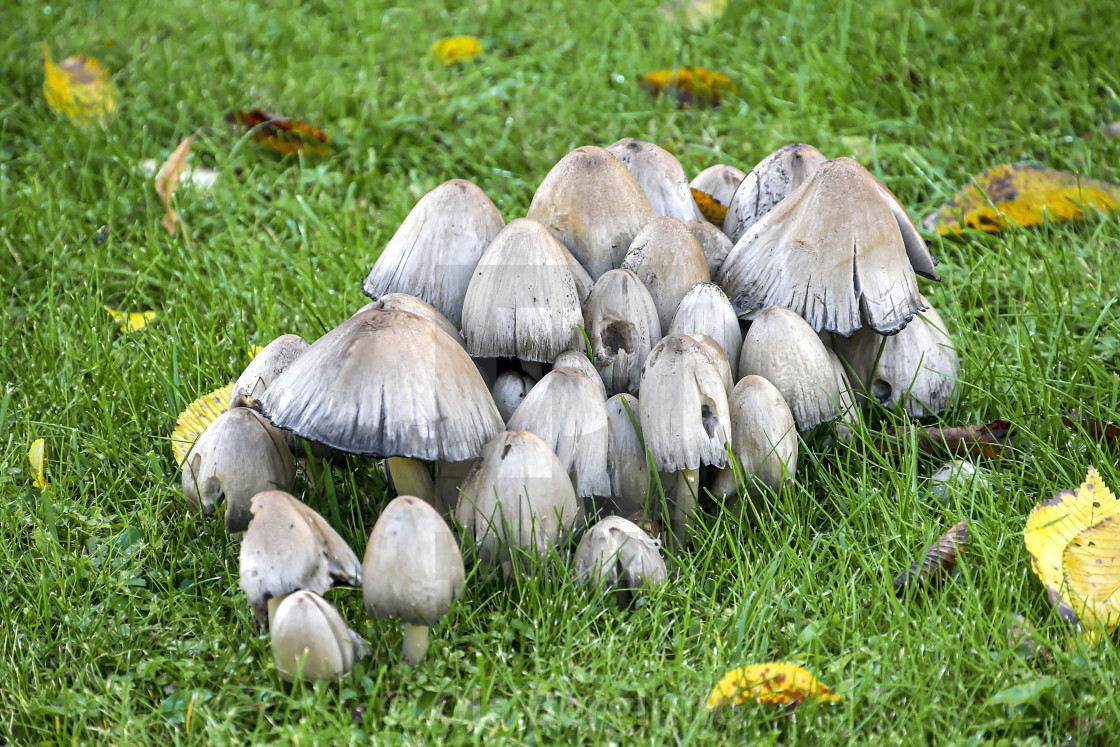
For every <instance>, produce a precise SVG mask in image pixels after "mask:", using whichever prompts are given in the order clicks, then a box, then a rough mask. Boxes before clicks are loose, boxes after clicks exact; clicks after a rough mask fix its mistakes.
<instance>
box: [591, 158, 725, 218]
mask: <svg viewBox="0 0 1120 747" xmlns="http://www.w3.org/2000/svg"><path fill="white" fill-rule="evenodd" d="M607 150H608V151H609V152H610V153H611V154H613V155H614V157H615V158H617V159H618V160H620V161H622V163H623V165H624V166H626V168H628V169H630V173H631V174H633V175H634V178H635V179H637V180H638V184H639V185H640V186H641V188H642V191H643V192H645V194H646V197H647V198H649V204H650V205H651V206H652V207H653V212H654V214H655V215H657V216H658V217H662V216H670V217H673V218H676V219H677V220H679V221H681V222H682V223H683V222H684V221H690V220H698V219H700V218H703V217H704V216H702V215H701V214H700V209H699V208H698V207H697V206H696V201H695V200H694V199H692V190H691V189H690V188H689V184H688V177H687V176H685V173H684V168H683V167H682V166H681V164H680V161H678V160H677V159H676V157H675V156H674V155H673V154H672V153H670V152H669V151H667V150H665V149H664V148H662V147H661V146H659V145H655V144H653V143H648V142H646V141H644V140H635V139H634V138H632V137H628V138H623V139H622V140H619V141H618V142H616V143H612V144H611V145H608V146H607Z"/></svg>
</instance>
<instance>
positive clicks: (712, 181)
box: [689, 163, 747, 225]
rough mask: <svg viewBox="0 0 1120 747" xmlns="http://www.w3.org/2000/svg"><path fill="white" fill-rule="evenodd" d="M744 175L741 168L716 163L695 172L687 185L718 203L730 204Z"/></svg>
mask: <svg viewBox="0 0 1120 747" xmlns="http://www.w3.org/2000/svg"><path fill="white" fill-rule="evenodd" d="M746 176H747V175H746V174H744V173H743V171H742V170H741V169H737V168H735V167H734V166H729V165H727V164H725V163H717V164H716V165H715V166H709V167H708V168H706V169H704V170H703V171H701V172H700V173H699V174H697V175H696V178H695V179H693V180H692V183H691V184H689V187H691V188H692V189H695V190H696V191H697V192H703V193H704V194H706V195H708V196H709V197H711V198H712V199H713V200H715V201H716V202H718V203H719V204H720V205H728V206H730V205H731V199H732V198H733V197H734V196H735V190H737V189H738V188H739V185H740V184H742V183H743V179H744V178H745V177H746ZM705 222H707V221H705ZM709 225H711V224H709Z"/></svg>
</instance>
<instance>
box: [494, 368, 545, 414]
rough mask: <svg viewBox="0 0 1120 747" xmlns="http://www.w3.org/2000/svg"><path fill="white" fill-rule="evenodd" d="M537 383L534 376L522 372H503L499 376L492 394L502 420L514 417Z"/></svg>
mask: <svg viewBox="0 0 1120 747" xmlns="http://www.w3.org/2000/svg"><path fill="white" fill-rule="evenodd" d="M536 383H537V382H536V380H535V379H534V378H533V377H532V376H530V375H529V374H527V373H522V372H521V371H503V372H502V373H500V374H498V378H496V379H495V380H494V386H493V388H491V389H490V393H491V394H493V395H494V404H496V405H497V406H498V414H499V415H501V416H502V420H509V419H510V418H511V417H513V413H514V412H515V411H516V410H517V408H518V407H520V406H521V401H522V400H524V399H525V395H526V394H528V393H529V390H531V389H532V388H533V385H534V384H536Z"/></svg>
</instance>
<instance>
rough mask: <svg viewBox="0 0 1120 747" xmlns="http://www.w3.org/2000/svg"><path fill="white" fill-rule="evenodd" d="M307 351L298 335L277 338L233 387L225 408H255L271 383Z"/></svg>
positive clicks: (304, 342)
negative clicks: (227, 405) (227, 406)
mask: <svg viewBox="0 0 1120 747" xmlns="http://www.w3.org/2000/svg"><path fill="white" fill-rule="evenodd" d="M308 347H310V346H309V345H308V344H307V341H306V340H304V339H303V338H302V337H300V336H299V335H281V336H280V337H277V338H276V339H275V340H273V341H272V342H270V343H268V344H267V345H265V346H264V348H263V349H262V350H261V351H260V352H259V353H257V354H256V356H254V358H253V360H251V361H249V365H248V366H246V367H245V370H244V371H242V372H241V375H240V376H238V377H237V381H235V382H234V383H233V391H232V392H231V393H230V398H229V406H230V407H248V406H253V405H255V404H256V401H257V400H259V399H260V398H261V397H262V396H264V392H265V390H266V389H268V387H269V385H270V384H271V383H272V382H273V380H274V379H275V378H276V377H277V376H279V375H280V374H282V373H284V372H285V371H287V370H288V366H290V365H292V361H294V360H295V359H296V358H298V357H300V356H301V355H303V353H304V351H305V350H307V348H308Z"/></svg>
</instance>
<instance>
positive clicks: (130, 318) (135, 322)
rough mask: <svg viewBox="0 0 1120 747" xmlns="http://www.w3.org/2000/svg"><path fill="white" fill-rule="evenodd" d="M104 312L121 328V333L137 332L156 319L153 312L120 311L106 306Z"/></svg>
mask: <svg viewBox="0 0 1120 747" xmlns="http://www.w3.org/2000/svg"><path fill="white" fill-rule="evenodd" d="M105 310H106V311H108V312H109V316H111V317H113V321H115V322H116V323H117V324H118V325H119V326H120V328H121V332H139V331H140V330H142V329H144V327H147V326H148V322H150V321H152V320H153V319H155V318H156V312H154V311H120V310H118V309H113V308H110V307H108V306H106V307H105Z"/></svg>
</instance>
